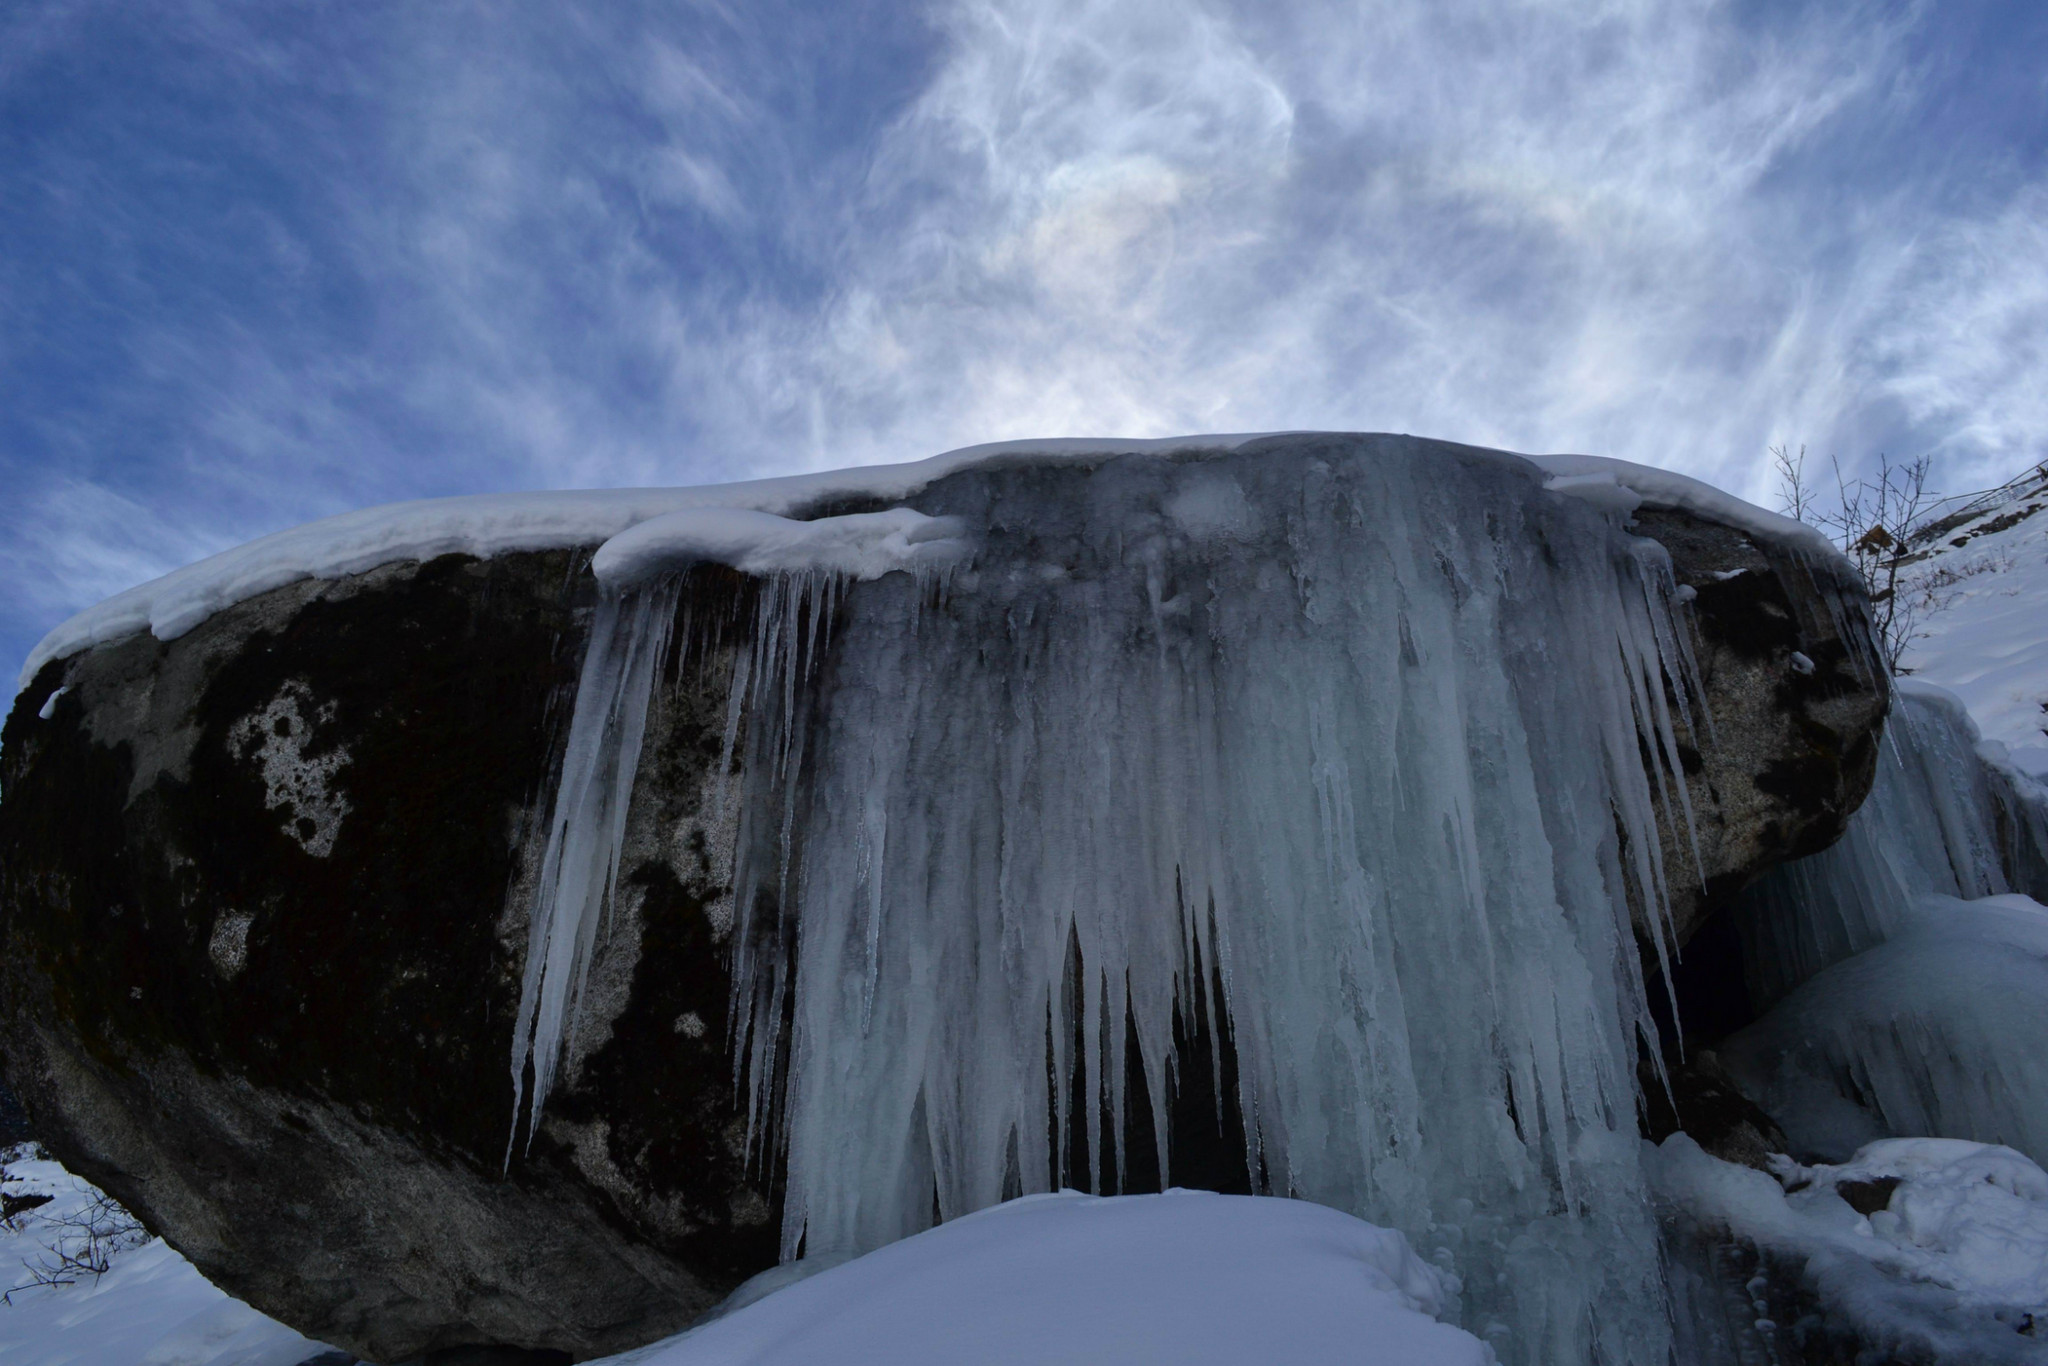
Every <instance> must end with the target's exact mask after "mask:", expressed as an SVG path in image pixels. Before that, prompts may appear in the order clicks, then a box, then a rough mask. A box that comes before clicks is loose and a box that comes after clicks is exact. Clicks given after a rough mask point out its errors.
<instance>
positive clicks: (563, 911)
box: [505, 577, 680, 1168]
mask: <svg viewBox="0 0 2048 1366" xmlns="http://www.w3.org/2000/svg"><path fill="white" fill-rule="evenodd" d="M679 591H680V590H679V586H678V581H677V580H676V579H675V578H674V577H668V578H664V579H657V580H655V581H653V582H651V583H648V584H645V585H642V586H640V587H638V588H635V589H632V590H629V591H627V592H625V593H623V594H622V593H617V592H613V591H610V590H607V591H606V592H604V593H603V595H602V596H601V597H600V599H599V602H598V607H597V616H596V619H595V620H594V621H593V622H592V624H591V629H590V644H589V646H588V647H587V649H586V650H585V653H584V657H583V671H582V675H581V677H580V678H579V679H578V680H577V685H576V708H575V711H574V712H573V714H572V715H571V718H570V722H569V740H568V745H567V748H566V750H565V751H564V754H563V758H562V776H561V779H560V781H559V782H558V783H557V784H556V788H555V799H554V805H553V811H552V814H551V815H550V816H549V818H548V843H547V849H546V852H545V853H544V854H543V855H542V858H541V867H540V876H539V879H538V881H537V882H536V883H535V885H534V892H533V906H532V911H531V916H530V920H529V923H528V930H527V949H526V974H525V978H524V980H523V981H522V983H521V985H520V990H519V1018H518V1022H517V1023H516V1024H515V1025H514V1027H513V1031H512V1134H511V1136H510V1137H508V1138H507V1140H506V1146H505V1161H506V1165H507V1166H508V1168H509V1166H510V1164H511V1161H512V1150H513V1147H514V1145H515V1144H516V1143H517V1141H518V1135H519V1117H520V1113H521V1107H522V1105H523V1104H524V1103H525V1102H526V1100H527V1095H526V1072H527V1068H528V1066H529V1064H530V1065H531V1067H532V1069H533V1094H532V1100H531V1105H530V1107H528V1108H527V1110H526V1115H527V1142H528V1143H529V1144H531V1143H532V1141H533V1130H534V1128H535V1126H536V1125H537V1124H538V1123H539V1118H540V1112H541V1109H542V1107H543V1106H544V1105H546V1103H547V1098H548V1091H549V1090H550V1089H551V1088H552V1086H553V1084H554V1077H555V1069H556V1066H557V1064H558V1063H559V1062H560V1059H561V1054H562V1050H563V1046H564V1043H565V1040H566V1037H567V1032H566V1030H567V1024H568V1022H569V1021H571V1020H572V1019H573V1018H574V1013H575V1008H576V1004H577V1000H578V998H579V997H580V996H581V994H582V991H583V981H584V976H585V974H586V973H587V972H588V970H589V967H590V951H591V946H592V943H593V942H594V940H595V939H596V936H597V931H598V926H599V924H600V922H601V920H602V918H603V916H604V914H605V912H606V909H607V908H608V907H609V906H610V905H611V903H612V901H613V899H614V898H615V896H616V894H617V890H618V875H619V847H620V844H621V843H622V841H623V840H624V838H625V830H626V813H627V808H628V806H629V805H630V802H631V799H632V795H633V779H634V777H635V775H636V774H637V773H638V772H639V767H640V744H641V740H642V739H643V737H644V736H645V734H646V729H647V708H648V705H649V703H650V702H651V700H652V698H653V694H654V679H655V674H656V672H657V671H658V670H659V668H660V665H661V660H662V656H663V655H664V654H665V653H666V652H667V648H668V640H669V632H670V628H671V626H672V624H673V623H674V620H675V616H676V600H677V595H678V593H679Z"/></svg>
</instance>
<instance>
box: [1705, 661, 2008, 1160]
mask: <svg viewBox="0 0 2048 1366" xmlns="http://www.w3.org/2000/svg"><path fill="white" fill-rule="evenodd" d="M2016 893H2017V894H2018V895H2015V894H2016ZM2044 897H2048V792H2044V791H2043V790H2042V789H2041V787H2040V786H2039V785H2038V784H2036V783H2035V782H2034V781H2033V780H2032V779H2030V778H2028V777H2026V776H2025V775H2023V774H2021V773H2019V772H2017V771H2016V770H2014V769H2013V768H2012V767H2011V766H2010V765H2009V764H2008V763H2006V762H2005V761H2004V755H2003V749H2002V747H2001V746H1997V745H1995V744H1994V745H1987V744H1983V743H1981V742H1980V741H1979V739H1978V735H1977V730H1976V727H1975V726H1974V725H1972V724H1971V721H1970V718H1969V716H1968V714H1967V713H1966V712H1965V711H1964V710H1963V707H1962V704H1961V703H1960V702H1959V701H1958V700H1957V699H1956V698H1955V697H1953V696H1951V695H1949V694H1947V693H1944V692H1942V691H1941V690H1940V689H1936V688H1929V687H1926V686H1924V685H1916V684H1914V683H1913V682H1911V681H1902V682H1901V684H1900V685H1899V691H1898V695H1897V697H1896V698H1895V700H1894V704H1893V707H1892V712H1891V715H1890V717H1889V718H1888V719H1887V721H1886V725H1885V737H1884V743H1883V746H1882V748H1881V750H1880V754H1879V759H1878V768H1877V776H1876V780H1875V782H1874V784H1873V786H1872V788H1871V792H1870V796H1869V798H1868V799H1867V800H1866V801H1865V802H1864V804H1863V806H1862V807H1861V808H1860V809H1859V810H1858V811H1857V813H1856V815H1855V816H1854V817H1853V818H1851V820H1850V822H1849V827H1848V830H1847V832H1846V833H1845V834H1844V835H1843V836H1842V838H1841V839H1840V840H1839V841H1838V842H1837V843H1836V844H1835V845H1834V846H1832V847H1831V848H1829V849H1827V850H1825V851H1824V852H1822V853H1819V854H1816V855H1814V856H1812V857H1810V858H1806V859H1801V860H1798V861H1796V862H1793V863H1789V864H1785V865H1783V866H1781V867H1779V868H1777V869H1774V870H1772V872H1771V873H1769V874H1768V875H1767V876H1766V877H1765V878H1764V879H1763V880H1762V881H1761V882H1760V883H1759V884H1758V885H1757V886H1756V887H1754V888H1752V889H1751V891H1750V892H1749V893H1747V894H1746V896H1745V898H1744V901H1743V903H1742V905H1741V907H1740V912H1741V924H1740V928H1741V932H1742V937H1743V941H1744V957H1745V976H1746V978H1747V981H1748V985H1749V987H1750V990H1751V992H1752V993H1753V994H1755V995H1756V996H1757V997H1758V998H1759V999H1758V1001H1757V1004H1759V1005H1769V1006H1771V1007H1772V1008H1771V1009H1770V1010H1769V1011H1768V1013H1766V1014H1765V1015H1764V1016H1763V1017H1762V1019H1760V1020H1759V1021H1758V1022H1757V1023H1755V1024H1754V1025H1752V1026H1750V1027H1749V1028H1748V1029H1746V1030H1744V1031H1743V1032H1742V1033H1740V1034H1738V1035H1737V1036H1735V1037H1734V1038H1733V1039H1731V1040H1729V1041H1728V1042H1727V1043H1726V1044H1725V1045H1724V1046H1723V1052H1724V1054H1725V1056H1726V1059H1727V1061H1728V1062H1729V1064H1730V1066H1731V1067H1732V1068H1734V1070H1735V1071H1736V1073H1737V1075H1738V1076H1739V1077H1741V1079H1742V1080H1743V1082H1744V1084H1745V1087H1746V1089H1747V1090H1749V1091H1750V1093H1751V1094H1753V1095H1755V1096H1756V1097H1757V1098H1758V1099H1759V1100H1760V1101H1761V1102H1762V1103H1763V1104H1764V1105H1765V1106H1766V1107H1767V1108H1769V1109H1770V1110H1771V1111H1772V1113H1773V1114H1774V1115H1775V1116H1777V1117H1778V1118H1779V1119H1780V1122H1781V1123H1782V1124H1783V1125H1784V1126H1785V1128H1786V1131H1787V1134H1788V1137H1789V1138H1790V1139H1791V1141H1792V1143H1793V1146H1794V1147H1795V1148H1797V1149H1800V1150H1802V1151H1806V1152H1810V1153H1816V1154H1819V1155H1821V1156H1823V1157H1826V1158H1830V1159H1834V1160H1839V1159H1841V1158H1844V1157H1846V1156H1847V1155H1848V1154H1849V1153H1851V1152H1853V1151H1854V1150H1855V1149H1856V1148H1858V1147H1860V1146H1861V1145H1862V1144H1864V1143H1867V1142H1870V1141H1872V1140H1874V1139H1878V1138H1883V1137H1890V1136H1893V1135H1923V1134H1936V1135H1943V1136H1946V1137H1951V1138H1965V1139H1974V1140H1977V1141H1980V1142H1990V1143H2004V1144H2008V1145H2010V1146H2013V1147H2016V1148H2019V1149H2020V1150H2022V1151H2023V1152H2026V1153H2027V1154H2028V1155H2029V1156H2031V1157H2033V1158H2034V1159H2035V1160H2037V1161H2048V911H2044V910H2043V909H2042V907H2041V906H2040V905H2038V904H2037V900H2038V899H2040V898H2044ZM2030 898H2031V899H2030Z"/></svg>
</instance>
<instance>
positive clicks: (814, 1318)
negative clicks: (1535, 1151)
mask: <svg viewBox="0 0 2048 1366" xmlns="http://www.w3.org/2000/svg"><path fill="white" fill-rule="evenodd" d="M770 1274H771V1275H773V1274H775V1273H770ZM1456 1284H1457V1283H1456V1281H1455V1280H1454V1279H1453V1278H1451V1277H1449V1276H1447V1275H1445V1274H1444V1273H1443V1272H1440V1271H1438V1270H1437V1269H1436V1268H1434V1267H1432V1266H1430V1265H1428V1264H1427V1263H1425V1262H1423V1261H1422V1260H1421V1259H1420V1258H1418V1257H1417V1256H1416V1255H1415V1253H1414V1251H1413V1250H1412V1249H1411V1248H1410V1247H1409V1246H1408V1242H1407V1240H1406V1239H1405V1238H1403V1237H1402V1236H1401V1235H1400V1234H1398V1233H1395V1232H1393V1231H1391V1230H1389V1229H1383V1228H1375V1227H1374V1226H1373V1225H1371V1224H1368V1223H1364V1222H1363V1221H1361V1220H1358V1219H1354V1218H1352V1217H1351V1216H1350V1215H1348V1214H1340V1213H1338V1212H1337V1211H1336V1210H1332V1209H1326V1208H1324V1207H1323V1206H1321V1205H1312V1204H1308V1203H1307V1202H1305V1201H1300V1200H1281V1199H1274V1198H1270V1197H1263V1198H1262V1197H1257V1196H1248V1195H1214V1194H1210V1193H1208V1192H1204V1191H1185V1190H1173V1191H1168V1192H1166V1193H1165V1194H1163V1195H1128V1196H1116V1197H1109V1198H1103V1197H1097V1196H1091V1195H1080V1194H1077V1193H1075V1192H1073V1191H1064V1192H1061V1193H1059V1194H1056V1195H1035V1196H1026V1197H1025V1198H1023V1199H1021V1200H1013V1201H1011V1202H1009V1203H1008V1204H1004V1205H997V1206H995V1207H994V1208H992V1209H987V1210H983V1211H981V1212H980V1213H978V1214H970V1215H967V1216H966V1217H964V1218H960V1219H955V1220H953V1221H952V1222H950V1223H947V1224H942V1225H940V1226H939V1227H937V1228H934V1229H931V1230H928V1231H927V1232H924V1233H920V1234H917V1235H916V1236H914V1237H911V1238H906V1239H904V1240H903V1241H901V1242H898V1243H892V1244H890V1245H889V1246H888V1247H885V1248H882V1249H880V1250H879V1251H875V1252H871V1253H869V1254H868V1255H866V1256H865V1257H861V1258H858V1259H856V1260H854V1261H851V1262H846V1263H843V1264H841V1265H838V1266H835V1267H832V1268H830V1269H828V1270H825V1271H821V1272H819V1273H817V1274H816V1275H813V1276H810V1277H808V1278H806V1279H803V1280H801V1281H798V1282H797V1283H795V1284H793V1285H787V1286H785V1287H784V1288H782V1289H780V1290H777V1291H776V1292H775V1293H774V1294H772V1295H770V1296H768V1297H767V1298H765V1299H762V1300H759V1301H757V1302H755V1303H752V1304H748V1305H745V1306H744V1307H742V1308H739V1309H737V1310H735V1311H733V1312H732V1313H730V1314H728V1315H726V1316H725V1317H723V1318H719V1319H715V1320H713V1321H712V1322H710V1323H708V1324H705V1325H703V1326H702V1327H699V1328H696V1329H693V1330H692V1331H690V1332H687V1333H684V1334H682V1335H681V1336H679V1337H675V1338H671V1339H669V1340H668V1341H666V1342H661V1343H656V1344H655V1345H653V1346H651V1347H645V1348H642V1349H640V1350H639V1351H635V1352H628V1353H625V1354H623V1355H620V1356H616V1357H609V1358H606V1359H605V1363H604V1366H770V1363H772V1366H927V1364H929V1366H938V1363H954V1362H962V1363H964V1362H972V1363H975V1366H1054V1364H1055V1363H1067V1362H1116V1363H1119V1366H1154V1364H1155V1363H1156V1366H1260V1364H1262V1363H1267V1362H1286V1363H1289V1366H1325V1363H1327V1366H1337V1363H1340V1362H1341V1363H1344V1366H1381V1363H1384V1366H1482V1363H1489V1362H1492V1361H1493V1360H1494V1355H1493V1351H1492V1349H1491V1348H1489V1347H1488V1346H1487V1345H1486V1344H1485V1343H1483V1342H1481V1341H1480V1340H1479V1339H1478V1338H1476V1337H1473V1336H1472V1335H1471V1334H1469V1333H1466V1332H1464V1331H1463V1330H1461V1329H1458V1328H1454V1327H1452V1326H1451V1325H1449V1324H1446V1323H1440V1322H1438V1321H1437V1317H1436V1316H1437V1315H1439V1314H1441V1313H1443V1312H1444V1311H1445V1309H1446V1308H1447V1305H1448V1302H1449V1298H1450V1296H1451V1295H1452V1294H1455V1292H1456ZM744 1293H745V1292H744V1291H742V1294H743V1295H744Z"/></svg>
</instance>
